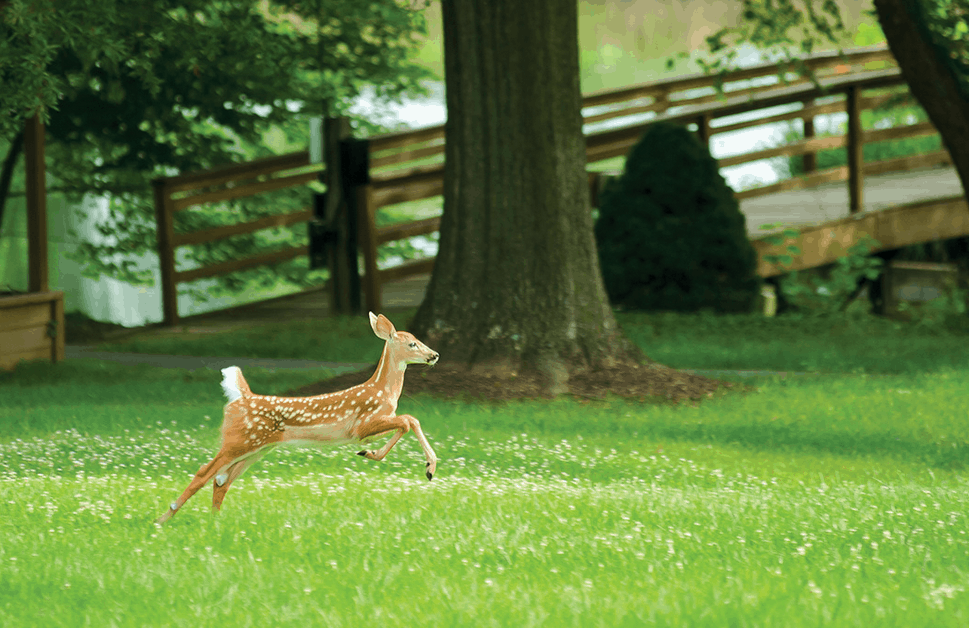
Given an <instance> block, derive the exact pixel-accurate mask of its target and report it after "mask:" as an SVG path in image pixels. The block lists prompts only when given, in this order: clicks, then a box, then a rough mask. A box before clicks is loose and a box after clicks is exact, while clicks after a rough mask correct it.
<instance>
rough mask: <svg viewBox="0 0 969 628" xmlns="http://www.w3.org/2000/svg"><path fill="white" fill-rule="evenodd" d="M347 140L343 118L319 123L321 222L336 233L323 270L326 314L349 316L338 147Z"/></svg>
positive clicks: (346, 122) (343, 193)
mask: <svg viewBox="0 0 969 628" xmlns="http://www.w3.org/2000/svg"><path fill="white" fill-rule="evenodd" d="M348 137H350V122H349V120H347V119H346V118H342V117H340V118H326V119H324V120H323V162H324V163H325V164H326V170H325V172H324V175H323V177H324V179H325V183H326V200H325V203H326V204H325V206H324V208H323V214H324V218H323V222H324V224H325V225H326V228H327V229H329V230H334V231H336V233H337V236H336V241H335V242H333V243H332V245H331V246H329V247H328V250H327V267H328V268H329V269H330V281H329V288H330V311H331V312H332V313H334V314H352V313H353V295H352V293H351V292H352V291H351V280H350V266H349V263H348V259H347V244H348V238H347V202H346V194H347V191H346V190H344V189H343V164H342V159H341V149H340V143H341V142H342V141H343V140H345V139H346V138H348Z"/></svg>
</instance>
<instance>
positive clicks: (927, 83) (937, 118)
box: [875, 0, 969, 196]
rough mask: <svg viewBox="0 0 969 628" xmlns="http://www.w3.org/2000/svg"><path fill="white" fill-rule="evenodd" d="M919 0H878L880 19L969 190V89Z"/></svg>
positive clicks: (906, 73) (900, 65) (964, 188)
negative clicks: (934, 34)
mask: <svg viewBox="0 0 969 628" xmlns="http://www.w3.org/2000/svg"><path fill="white" fill-rule="evenodd" d="M923 4H930V3H924V2H920V1H919V0H875V9H876V10H877V12H878V21H879V22H880V23H881V26H882V31H884V33H885V38H886V39H887V40H888V46H889V48H891V50H892V54H893V55H895V59H896V60H897V61H898V65H899V68H901V70H902V76H903V77H905V81H906V82H907V83H908V86H909V88H910V89H911V90H912V94H913V95H914V96H915V98H917V99H918V101H919V103H921V105H922V107H923V108H924V109H925V111H926V113H928V115H929V119H930V120H931V121H932V124H934V125H935V128H937V129H938V130H939V133H940V134H941V135H942V141H943V143H944V144H945V147H946V148H947V149H948V150H949V154H950V155H951V156H952V162H953V163H954V164H955V167H956V171H957V172H958V173H959V178H960V179H961V180H962V188H963V190H964V191H965V192H966V194H967V196H969V93H967V91H966V90H965V89H964V88H962V87H961V86H960V84H959V81H958V79H957V77H956V74H955V72H956V66H955V64H954V63H953V62H952V60H951V59H948V58H947V57H946V55H947V54H948V51H947V50H945V48H944V47H943V46H941V45H936V44H933V42H932V35H931V32H930V31H929V28H928V24H927V22H926V16H925V10H926V9H925V8H924V7H923V6H922V5H923Z"/></svg>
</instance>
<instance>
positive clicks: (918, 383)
mask: <svg viewBox="0 0 969 628" xmlns="http://www.w3.org/2000/svg"><path fill="white" fill-rule="evenodd" d="M409 315H410V313H401V314H400V315H398V317H397V318H398V319H399V320H397V322H398V323H399V325H400V327H402V328H406V322H407V321H408V319H409V317H410V316H409ZM618 316H619V320H620V322H621V324H622V325H623V326H624V328H625V329H626V331H627V333H629V334H630V336H631V337H632V338H633V339H634V340H635V341H636V342H637V343H639V344H640V345H641V346H643V347H644V349H645V350H646V352H647V353H648V354H649V355H650V356H651V357H653V358H654V359H658V360H659V361H661V362H666V363H669V364H674V365H677V366H692V367H701V368H702V367H706V368H732V367H733V368H752V369H767V368H772V369H777V370H808V369H812V368H814V369H816V370H819V371H832V372H833V373H834V374H831V375H825V374H818V375H815V376H811V377H794V378H788V379H759V380H753V381H754V382H755V383H756V390H754V391H749V392H745V393H739V394H738V393H731V394H727V395H724V396H721V397H718V398H715V399H710V400H706V401H704V402H703V403H700V404H690V403H684V404H679V405H669V404H643V403H633V402H626V401H621V400H611V401H604V402H584V401H575V400H565V399H560V400H555V401H531V402H519V403H507V404H486V403H479V404H473V403H465V402H459V401H444V400H437V399H433V398H428V397H423V396H418V397H413V398H412V397H405V398H403V399H402V400H401V404H400V408H399V411H400V412H401V413H411V414H413V415H415V416H416V417H418V418H419V419H420V421H421V423H422V425H423V428H424V431H425V433H426V434H427V436H428V438H429V440H430V441H431V443H432V445H433V447H434V448H435V450H436V452H437V454H438V456H439V457H440V458H441V462H440V464H439V466H438V473H437V475H436V476H435V480H434V481H433V482H430V483H428V482H427V481H425V480H424V479H423V467H424V465H423V458H422V455H421V451H420V448H419V447H418V445H417V443H416V440H415V439H414V438H413V437H412V436H407V437H405V438H404V439H403V440H402V441H401V442H400V443H399V444H398V445H397V447H396V448H395V449H394V451H393V452H392V453H391V454H390V455H389V456H388V458H387V459H386V460H385V461H383V462H380V463H375V462H372V461H368V460H364V459H363V458H361V457H359V456H356V455H354V453H355V451H356V448H354V447H353V446H352V445H347V446H340V447H336V448H330V449H278V450H276V451H275V452H273V453H272V454H270V455H269V456H267V457H266V458H265V459H264V460H263V461H261V462H260V463H259V464H257V465H255V466H254V467H253V469H252V470H251V471H250V472H249V473H248V474H247V475H245V476H243V478H241V479H240V480H239V481H238V482H237V483H236V485H235V486H234V487H233V490H232V491H230V493H229V496H228V498H227V500H226V503H225V506H224V508H223V512H222V513H221V514H220V515H218V516H212V515H211V514H210V513H209V512H208V503H209V499H210V497H209V493H208V491H207V490H204V491H202V492H200V493H199V494H198V495H196V497H195V498H194V499H192V500H191V501H189V502H188V503H187V504H186V506H185V507H184V508H183V509H182V511H181V512H180V513H179V514H178V516H176V517H175V518H174V519H173V520H172V522H171V523H170V525H168V526H167V527H165V528H156V527H155V526H154V525H153V524H152V523H151V522H152V521H153V520H154V518H156V517H157V516H158V515H160V514H161V513H162V512H163V511H164V510H165V509H166V508H167V504H168V503H169V502H170V501H171V500H173V499H174V498H175V497H177V496H178V494H180V492H181V491H182V490H183V489H184V487H185V485H186V484H187V483H188V481H189V479H190V478H191V476H192V475H193V474H194V472H195V471H196V470H197V469H198V467H199V466H201V465H202V464H203V463H204V462H206V461H208V460H209V459H210V457H211V456H212V454H213V453H214V451H215V449H216V448H217V446H218V426H219V424H220V422H221V409H222V404H223V399H222V395H221V390H220V388H219V379H220V376H219V374H218V373H217V372H214V371H209V370H199V371H192V372H183V371H177V370H166V369H159V368H154V367H148V366H141V367H134V368H132V367H126V366H119V365H113V364H109V363H104V362H98V361H94V360H83V361H81V360H78V361H68V362H66V363H62V364H60V365H56V366H51V365H47V364H42V363H37V364H27V365H21V366H20V367H19V368H18V369H17V370H15V371H14V372H12V373H0V424H2V425H3V426H4V430H3V431H2V433H0V504H3V516H0V583H2V586H0V625H3V626H7V625H10V626H41V625H43V626H78V625H105V626H111V625H117V626H144V625H152V626H169V625H170V626H181V625H213V624H216V623H232V624H237V625H243V626H247V625H252V626H258V625H282V626H288V625H294V626H295V625H327V626H351V625H359V624H361V623H373V622H381V623H384V624H387V625H405V624H411V625H428V624H438V625H453V626H539V625H541V626H640V625H650V624H659V625H690V626H730V625H736V626H785V627H786V626H794V627H797V626H817V625H837V626H859V625H865V624H870V625H879V626H881V625H898V626H962V625H965V624H966V621H967V619H969V594H967V591H966V581H967V574H969V538H967V536H969V525H967V520H966V516H967V515H966V513H967V512H969V503H967V502H969V490H967V489H969V482H967V480H966V477H965V470H966V468H967V464H969V429H967V428H969V413H967V412H966V405H965V403H964V401H963V400H964V398H965V390H966V389H967V388H969V364H967V363H966V358H965V356H964V353H965V352H964V351H962V350H961V348H962V347H964V346H965V332H964V331H963V330H960V329H959V328H958V327H956V326H952V327H949V328H946V327H943V326H938V325H937V326H933V327H927V326H924V325H916V324H899V323H893V322H890V321H883V320H879V319H871V318H865V317H827V318H822V317H802V318H784V317H781V318H775V319H764V318H761V317H754V316H726V317H723V316H712V315H700V316H684V315H674V314H650V315H644V314H635V313H620V314H619V315H618ZM307 338H311V339H312V340H311V342H307V340H306V339H307ZM139 342H149V338H147V337H146V338H143V339H142V340H141V341H139ZM151 342H155V343H156V344H155V345H153V346H149V345H141V346H142V348H146V347H147V348H149V349H151V350H153V351H154V350H162V351H170V350H173V349H178V348H179V347H183V346H184V347H189V348H192V349H194V350H195V351H196V352H198V353H205V354H213V355H239V356H241V355H252V356H256V357H258V356H263V357H266V356H268V357H273V356H277V355H279V356H285V357H314V358H317V359H337V358H336V356H338V355H342V356H344V357H343V358H341V359H353V360H354V361H357V360H365V359H372V358H373V357H375V356H376V354H377V352H379V350H380V343H379V341H377V340H376V339H375V338H373V337H372V332H371V331H370V329H369V326H368V325H366V321H365V320H362V319H361V320H356V319H343V320H337V321H324V322H314V323H309V322H304V323H294V324H280V325H273V326H267V327H266V328H257V329H251V330H247V331H246V332H244V333H239V332H234V333H231V334H226V335H225V337H219V336H217V335H215V336H213V335H204V336H201V337H199V336H198V335H197V334H196V335H194V337H193V336H192V335H191V334H185V335H184V337H180V336H179V335H176V336H174V337H170V336H169V337H158V338H155V339H153V340H151ZM180 343H185V344H184V345H182V344H180ZM189 343H191V344H189ZM340 343H344V344H342V345H341V344H340ZM199 345H200V346H199ZM307 345H311V346H307ZM337 347H339V349H338V350H337ZM366 352H373V353H372V354H367V353H366ZM919 371H924V372H919ZM329 373H330V372H328V371H315V370H300V371H285V370H277V371H268V370H261V369H246V376H247V378H248V380H249V382H250V384H251V385H252V387H253V388H254V389H255V390H257V391H258V392H261V393H266V394H279V393H281V392H283V391H285V390H287V389H290V388H293V387H296V386H299V385H302V384H306V383H309V382H311V381H315V380H317V379H319V378H322V377H325V376H327V375H328V374H329ZM844 373H848V374H844ZM24 600H43V603H42V604H41V603H36V604H25V603H24Z"/></svg>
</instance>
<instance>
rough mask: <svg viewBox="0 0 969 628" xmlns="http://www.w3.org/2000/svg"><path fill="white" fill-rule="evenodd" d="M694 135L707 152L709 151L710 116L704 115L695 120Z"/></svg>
mask: <svg viewBox="0 0 969 628" xmlns="http://www.w3.org/2000/svg"><path fill="white" fill-rule="evenodd" d="M696 134H697V137H699V138H700V141H701V142H702V143H703V145H704V146H706V147H707V150H710V114H708V113H704V114H702V115H700V116H699V117H698V118H697V119H696Z"/></svg>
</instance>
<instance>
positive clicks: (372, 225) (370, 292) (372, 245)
mask: <svg viewBox="0 0 969 628" xmlns="http://www.w3.org/2000/svg"><path fill="white" fill-rule="evenodd" d="M355 193H356V197H357V202H356V205H357V216H358V220H359V224H360V248H362V249H363V272H364V275H363V298H364V301H365V304H366V307H367V310H369V311H371V312H379V311H380V308H381V296H382V295H381V290H380V278H379V276H378V270H377V222H376V215H375V214H376V210H375V208H374V207H373V186H372V185H370V184H369V183H367V184H366V185H361V186H358V187H357V188H356V190H355Z"/></svg>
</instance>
